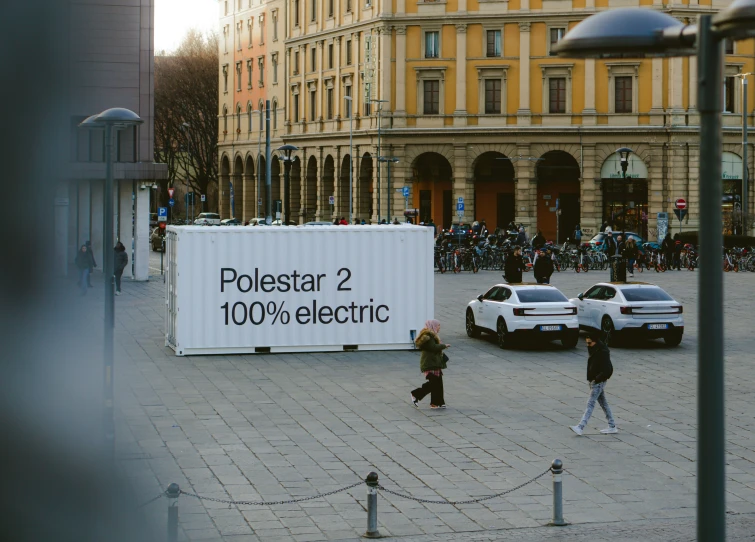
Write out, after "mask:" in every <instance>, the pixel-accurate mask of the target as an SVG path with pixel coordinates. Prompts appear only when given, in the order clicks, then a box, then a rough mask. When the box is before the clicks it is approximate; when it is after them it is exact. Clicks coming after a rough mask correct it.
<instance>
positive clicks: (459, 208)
mask: <svg viewBox="0 0 755 542" xmlns="http://www.w3.org/2000/svg"><path fill="white" fill-rule="evenodd" d="M456 210H457V211H463V210H464V204H463V203H457V204H456Z"/></svg>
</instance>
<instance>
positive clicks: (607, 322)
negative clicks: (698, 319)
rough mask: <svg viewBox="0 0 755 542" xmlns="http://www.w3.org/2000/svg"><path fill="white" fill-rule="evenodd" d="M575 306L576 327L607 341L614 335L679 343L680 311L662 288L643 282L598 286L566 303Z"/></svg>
mask: <svg viewBox="0 0 755 542" xmlns="http://www.w3.org/2000/svg"><path fill="white" fill-rule="evenodd" d="M570 301H571V302H572V303H574V305H576V306H577V316H578V318H579V327H580V328H583V329H599V330H601V331H602V332H603V333H605V334H606V338H607V341H609V342H610V340H611V338H612V337H613V338H615V337H616V336H617V335H619V334H621V335H627V336H635V337H639V338H642V339H656V338H663V340H664V341H665V342H666V344H667V345H669V346H677V345H679V343H680V342H682V335H683V334H684V317H683V316H682V313H683V312H684V308H683V307H682V304H681V303H679V302H678V301H676V300H675V299H674V298H673V297H671V296H670V295H669V294H668V293H667V292H666V291H665V290H663V288H660V287H659V286H656V285H655V284H647V283H644V282H628V283H624V284H620V283H616V282H600V283H598V284H596V285H594V286H593V287H591V288H589V289H588V290H586V291H585V292H584V293H581V294H579V296H577V297H576V298H574V299H570Z"/></svg>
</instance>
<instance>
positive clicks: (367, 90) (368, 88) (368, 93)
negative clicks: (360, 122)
mask: <svg viewBox="0 0 755 542" xmlns="http://www.w3.org/2000/svg"><path fill="white" fill-rule="evenodd" d="M364 98H365V100H364V116H365V117H369V116H370V113H371V112H372V107H371V106H372V104H371V103H370V100H371V99H372V85H371V84H370V83H365V84H364Z"/></svg>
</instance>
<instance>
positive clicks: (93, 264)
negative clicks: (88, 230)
mask: <svg viewBox="0 0 755 542" xmlns="http://www.w3.org/2000/svg"><path fill="white" fill-rule="evenodd" d="M86 246H87V254H88V255H89V274H88V275H87V286H88V287H89V288H91V287H92V271H93V270H94V268H95V267H97V262H95V261H94V251H93V250H92V242H91V241H87V242H86Z"/></svg>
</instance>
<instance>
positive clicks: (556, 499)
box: [549, 459, 568, 527]
mask: <svg viewBox="0 0 755 542" xmlns="http://www.w3.org/2000/svg"><path fill="white" fill-rule="evenodd" d="M551 472H552V473H553V521H551V522H550V523H549V525H552V526H554V527H563V526H564V525H568V523H566V522H565V521H564V503H563V500H562V498H563V487H562V485H561V484H562V481H561V476H562V474H563V472H564V464H563V463H562V462H561V460H560V459H554V460H553V463H551Z"/></svg>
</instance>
